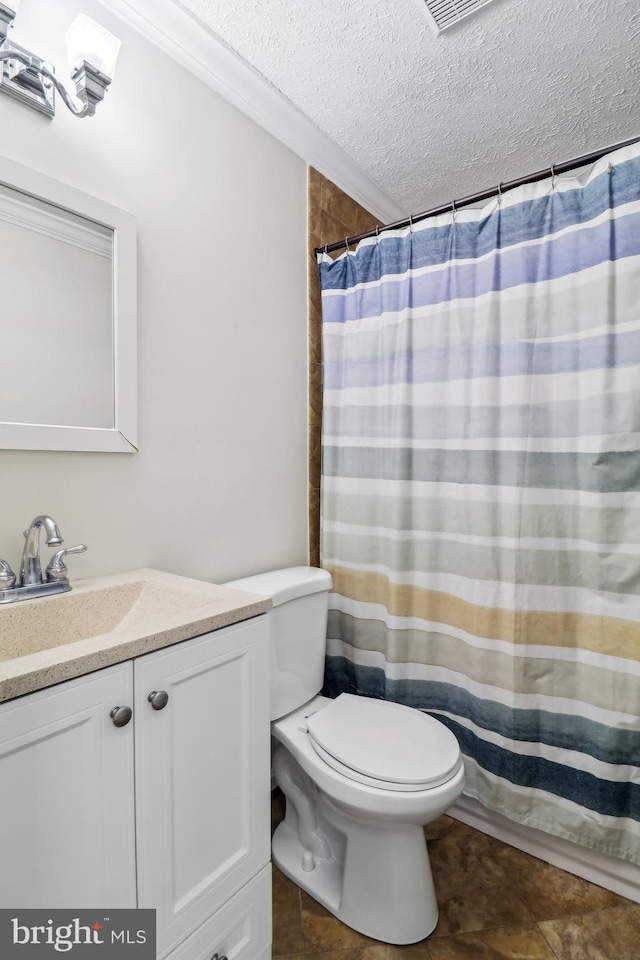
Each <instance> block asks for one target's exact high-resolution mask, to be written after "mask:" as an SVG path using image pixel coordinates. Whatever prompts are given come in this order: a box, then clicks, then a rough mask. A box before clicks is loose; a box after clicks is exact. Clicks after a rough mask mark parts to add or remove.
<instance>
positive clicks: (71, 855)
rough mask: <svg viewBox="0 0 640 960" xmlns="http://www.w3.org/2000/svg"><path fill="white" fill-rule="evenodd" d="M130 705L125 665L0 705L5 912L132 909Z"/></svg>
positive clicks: (0, 876) (0, 899) (0, 879)
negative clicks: (117, 721) (126, 721)
mask: <svg viewBox="0 0 640 960" xmlns="http://www.w3.org/2000/svg"><path fill="white" fill-rule="evenodd" d="M132 703H133V669H132V666H131V663H120V664H117V665H116V666H113V667H108V668H107V669H106V670H101V671H100V672H99V673H91V674H88V675H87V676H85V677H79V678H78V679H77V680H70V681H68V682H67V683H62V684H58V685H57V686H55V687H50V688H49V689H47V690H40V691H38V692H37V693H31V694H29V695H28V696H26V697H20V698H19V699H17V700H11V701H9V702H8V703H4V704H1V705H0V857H1V865H0V906H2V907H23V908H26V907H50V908H55V907H61V908H62V907H96V906H102V905H104V906H105V907H111V908H115V907H132V906H135V904H136V872H135V858H134V855H135V836H134V792H133V736H132V731H131V730H130V727H121V728H119V729H118V728H116V727H114V725H113V722H112V720H111V717H110V716H109V711H110V710H111V708H112V707H113V706H117V705H120V704H124V705H126V704H132Z"/></svg>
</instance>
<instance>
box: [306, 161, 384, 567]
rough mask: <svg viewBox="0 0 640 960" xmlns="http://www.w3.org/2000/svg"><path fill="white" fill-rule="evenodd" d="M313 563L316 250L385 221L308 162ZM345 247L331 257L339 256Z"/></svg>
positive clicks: (313, 528) (312, 527)
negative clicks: (380, 220) (375, 215)
mask: <svg viewBox="0 0 640 960" xmlns="http://www.w3.org/2000/svg"><path fill="white" fill-rule="evenodd" d="M308 191H309V237H308V267H309V562H310V563H311V564H312V565H313V566H316V567H319V566H320V468H321V446H322V444H321V439H322V437H321V434H322V310H321V303H320V282H319V280H318V265H317V260H316V255H315V253H314V250H315V248H316V247H321V246H323V245H324V244H325V243H336V242H337V241H338V240H344V239H345V237H353V236H357V235H358V234H360V233H367V232H368V231H369V230H374V229H375V228H376V225H380V226H381V225H382V224H380V223H379V221H378V220H376V218H375V217H374V216H373V214H372V213H369V211H368V210H365V209H364V207H361V206H360V204H359V203H356V201H355V200H353V199H352V198H351V197H350V196H348V195H347V194H346V193H344V192H343V191H342V190H341V189H340V188H339V187H336V185H335V183H332V182H331V180H327V178H326V177H324V176H323V175H322V174H321V173H318V171H317V170H314V169H313V167H309V177H308ZM341 253H342V251H341V250H338V251H336V253H334V254H333V255H332V256H334V257H338V256H340V254H341Z"/></svg>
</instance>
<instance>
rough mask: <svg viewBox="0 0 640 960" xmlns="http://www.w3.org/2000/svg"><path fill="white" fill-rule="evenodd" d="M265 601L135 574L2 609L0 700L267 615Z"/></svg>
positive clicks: (184, 579)
mask: <svg viewBox="0 0 640 960" xmlns="http://www.w3.org/2000/svg"><path fill="white" fill-rule="evenodd" d="M270 606H271V603H270V601H269V600H268V599H266V598H265V597H258V596H257V595H255V594H248V593H241V592H240V591H238V590H231V589H229V588H228V587H223V586H218V585H216V584H210V583H204V582H202V581H200V580H191V579H189V578H187V577H178V576H174V575H173V574H168V573H162V572H160V571H158V570H136V571H132V572H129V573H124V574H116V575H113V576H108V577H98V578H96V579H94V580H84V581H83V580H81V581H77V582H76V583H75V584H74V586H73V590H72V591H71V592H70V593H63V594H58V595H55V596H51V597H43V598H40V599H35V600H26V601H23V602H21V603H15V604H7V605H4V606H2V607H0V638H1V641H0V701H2V700H6V699H9V698H11V697H15V696H19V695H21V694H22V693H27V692H30V691H32V690H37V689H40V688H42V687H45V686H50V685H51V684H53V683H59V682H60V681H61V680H66V679H69V678H70V677H75V676H80V675H82V674H84V673H88V672H90V671H92V670H96V669H99V668H100V667H104V666H108V665H110V664H112V663H119V662H121V661H123V660H128V659H130V658H131V657H135V656H140V655H141V654H143V653H148V652H149V651H151V650H157V649H160V648H161V647H164V646H168V645H169V644H172V643H177V642H180V641H182V640H186V639H189V638H190V637H195V636H198V635H200V634H203V633H209V632H210V631H211V630H216V629H218V628H219V627H222V626H226V625H228V624H230V623H236V622H238V621H239V620H244V619H247V618H248V617H251V616H256V615H257V614H259V613H263V612H264V611H265V610H267V609H268V608H269V607H270Z"/></svg>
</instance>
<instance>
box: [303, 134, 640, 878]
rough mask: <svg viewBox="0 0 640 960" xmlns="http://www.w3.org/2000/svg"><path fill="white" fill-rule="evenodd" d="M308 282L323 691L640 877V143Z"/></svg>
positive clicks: (376, 245) (431, 222) (342, 262)
mask: <svg viewBox="0 0 640 960" xmlns="http://www.w3.org/2000/svg"><path fill="white" fill-rule="evenodd" d="M319 268H320V276H321V284H322V302H323V350H324V380H323V473H322V520H321V549H322V565H323V566H324V567H325V568H326V569H327V570H329V571H330V572H331V574H332V575H333V581H334V586H333V593H332V594H331V597H330V612H329V630H328V643H327V651H328V656H327V673H326V692H327V693H328V694H329V695H330V696H336V695H337V694H339V693H340V692H343V691H346V692H352V693H357V694H364V695H367V696H373V697H379V698H384V699H390V700H394V701H396V702H399V703H405V704H409V705H411V706H413V707H418V708H420V709H422V710H426V711H428V712H429V713H431V714H432V715H434V716H436V717H438V718H439V719H440V720H441V721H442V722H443V723H445V724H446V725H447V726H448V727H449V728H450V729H451V730H452V731H453V732H454V733H455V735H456V737H457V738H458V741H459V742H460V745H461V748H462V751H463V753H464V756H465V766H466V773H467V785H466V793H467V794H468V795H470V796H472V797H475V798H477V799H478V800H479V801H480V802H481V803H482V804H484V805H485V806H486V807H488V808H490V809H492V810H495V811H498V812H499V813H501V814H503V815H505V816H507V817H509V818H511V819H512V820H515V821H518V822H520V823H524V824H527V825H529V826H532V827H536V828H538V829H541V830H545V831H547V832H549V833H551V834H554V835H557V836H561V837H564V838H567V839H569V840H572V841H575V842H577V843H579V844H583V845H585V846H587V847H591V848H594V849H597V850H600V851H602V852H604V853H608V854H611V855H613V856H617V857H621V858H625V859H628V860H630V861H633V862H635V863H638V864H640V769H639V764H640V628H639V623H638V621H639V620H640V596H639V595H640V148H639V147H638V146H634V147H627V148H625V149H622V150H619V151H617V152H615V153H613V154H611V155H610V156H609V157H607V158H605V159H604V160H601V161H599V162H598V163H597V164H596V165H595V166H594V167H592V168H591V169H590V170H589V171H588V172H586V173H583V174H581V176H580V177H575V178H571V179H567V178H566V177H563V178H555V177H554V178H550V179H549V180H548V181H544V182H542V183H538V184H529V185H527V186H525V187H522V188H518V189H517V190H513V191H510V192H509V193H507V194H505V195H504V196H502V197H501V198H497V199H496V200H495V201H491V202H490V203H489V204H488V205H487V206H485V207H484V208H483V209H481V210H470V209H465V210H459V211H457V213H456V212H455V211H454V213H453V214H451V215H448V214H447V215H443V216H439V217H437V218H432V219H427V220H424V221H422V222H420V223H419V224H414V225H413V226H412V227H411V228H407V229H402V230H395V231H390V232H385V233H384V234H382V235H381V236H380V237H378V238H372V239H368V240H364V241H361V243H360V244H359V245H358V247H357V248H356V250H355V251H354V250H353V249H351V250H350V251H348V252H347V253H345V254H343V255H342V256H340V257H338V258H337V259H336V260H332V259H331V257H330V256H328V255H327V254H326V253H323V254H320V255H319Z"/></svg>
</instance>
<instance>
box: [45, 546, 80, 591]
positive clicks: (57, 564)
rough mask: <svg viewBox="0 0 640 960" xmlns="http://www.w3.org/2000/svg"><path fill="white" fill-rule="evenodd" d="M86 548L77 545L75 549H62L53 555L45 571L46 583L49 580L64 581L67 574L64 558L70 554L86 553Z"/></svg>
mask: <svg viewBox="0 0 640 960" xmlns="http://www.w3.org/2000/svg"><path fill="white" fill-rule="evenodd" d="M86 551H87V547H86V545H85V544H84V543H79V544H78V545H77V547H64V548H63V549H62V550H58V552H57V553H54V555H53V556H52V558H51V560H50V561H49V565H48V567H47V569H46V575H47V582H49V581H51V580H64V579H65V577H66V576H67V573H68V572H69V571H68V570H67V566H66V564H65V562H64V557H66V556H68V555H69V554H70V553H86Z"/></svg>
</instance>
